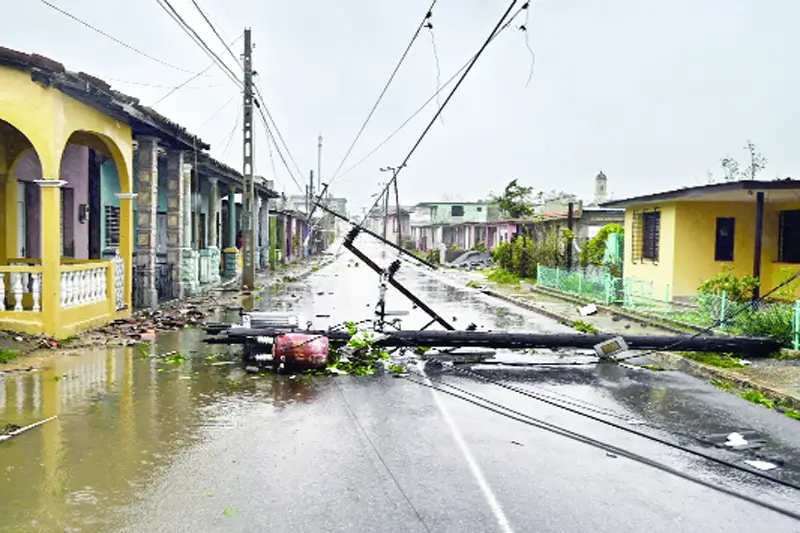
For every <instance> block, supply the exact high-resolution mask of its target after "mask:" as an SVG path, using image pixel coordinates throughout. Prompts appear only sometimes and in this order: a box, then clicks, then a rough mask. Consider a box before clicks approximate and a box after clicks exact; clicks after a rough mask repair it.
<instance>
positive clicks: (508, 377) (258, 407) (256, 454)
mask: <svg viewBox="0 0 800 533" xmlns="http://www.w3.org/2000/svg"><path fill="white" fill-rule="evenodd" d="M367 242H368V241H367ZM366 248H367V249H368V250H369V251H370V254H371V255H372V256H373V257H375V258H376V259H378V260H379V262H380V263H381V264H386V263H388V262H389V261H391V260H392V259H393V257H392V256H391V255H387V256H386V257H385V258H381V257H380V253H379V252H378V250H379V249H378V248H376V247H374V246H367V247H366ZM352 265H353V259H352V257H350V256H349V255H347V254H346V255H343V256H342V257H340V258H339V259H338V260H337V261H336V262H335V263H334V264H332V265H330V266H328V267H326V268H324V269H322V270H321V271H320V272H318V273H316V274H315V275H314V276H312V277H311V278H309V279H308V280H307V281H305V282H299V283H289V284H287V285H285V286H283V287H281V288H279V289H278V290H277V291H276V292H275V293H274V294H273V295H272V296H271V297H270V298H265V299H264V300H263V301H261V302H258V303H257V305H260V306H269V307H272V308H283V309H290V308H291V309H295V310H300V311H302V312H304V313H305V314H306V316H308V317H309V319H312V320H314V321H315V323H316V325H319V326H327V325H329V324H330V323H336V322H340V321H343V320H353V319H362V318H368V317H369V316H370V313H371V310H372V307H371V306H372V305H373V304H374V301H375V299H376V298H377V276H376V275H374V274H373V273H372V272H371V271H369V270H367V269H366V267H365V266H364V265H360V266H358V267H356V266H352ZM399 279H400V280H401V281H403V282H404V283H406V284H407V285H408V287H409V288H411V289H412V290H414V291H417V293H418V294H419V295H420V296H423V297H424V299H425V300H426V301H427V302H429V303H430V304H431V305H433V306H434V308H435V309H436V310H437V311H438V312H440V313H441V314H442V315H443V316H445V317H446V318H448V319H452V318H453V317H455V318H456V319H457V320H456V323H455V325H456V327H462V328H463V327H466V326H467V324H469V323H471V322H474V323H475V324H476V325H478V326H479V327H483V328H484V329H490V330H499V329H509V330H527V331H567V328H565V327H564V326H561V325H558V324H555V323H554V322H552V321H550V320H549V319H547V318H544V317H541V316H538V315H535V314H532V313H530V312H527V311H524V310H520V309H516V308H513V307H512V306H509V305H508V304H505V303H504V302H500V301H497V300H492V299H490V298H489V297H486V296H484V295H482V294H480V293H478V292H477V291H474V290H470V289H466V288H463V287H455V286H452V285H448V284H445V283H443V282H442V281H440V280H439V279H437V278H435V277H433V276H431V275H429V274H426V273H423V272H421V271H418V270H416V269H414V268H412V267H410V266H409V265H406V264H404V265H403V267H402V269H401V272H400V274H399ZM331 293H334V294H331ZM388 298H389V299H388V302H389V303H388V305H387V308H389V309H391V310H409V311H411V314H410V315H409V316H408V317H404V320H403V328H404V329H411V328H414V327H419V326H421V325H422V324H424V323H425V322H427V319H426V317H424V316H423V315H421V314H420V312H419V310H414V309H412V308H411V306H410V305H409V304H408V303H407V302H404V301H403V300H402V299H401V298H402V297H401V296H400V295H398V294H397V293H395V292H393V291H392V292H390V294H389V297H388ZM318 314H325V315H330V317H315V315H318ZM159 343H160V344H161V346H162V348H163V349H169V348H170V347H171V346H182V347H183V348H182V349H184V350H186V351H191V350H188V349H187V347H191V348H193V349H194V350H196V351H197V354H194V355H193V358H194V359H196V362H192V361H190V363H191V368H189V369H186V368H183V367H182V369H181V370H178V371H174V372H172V371H170V372H164V373H161V374H159V373H156V371H155V370H154V369H153V368H152V367H151V366H149V365H150V363H149V362H148V361H145V362H144V363H141V364H139V363H136V364H139V365H140V366H135V367H133V368H132V370H131V373H132V375H133V378H132V379H131V380H130V383H128V384H127V385H126V381H125V379H122V380H121V384H120V385H115V386H112V387H109V388H108V389H104V390H105V393H104V394H105V395H100V396H93V397H91V399H90V401H87V402H85V403H83V404H81V405H80V406H79V407H74V408H65V409H64V413H63V415H61V417H60V419H59V421H58V422H57V423H54V426H51V427H49V428H48V426H44V427H43V429H44V431H42V432H40V433H38V434H31V435H30V436H27V435H26V436H24V437H20V438H19V440H18V441H17V442H15V443H14V446H10V445H9V444H8V443H5V444H0V466H2V467H5V468H6V470H7V472H6V478H5V480H3V479H2V478H0V530H1V531H124V532H141V531H148V532H155V531H158V532H161V531H163V532H182V531H186V532H190V531H191V532H200V531H209V532H217V531H219V532H222V531H225V532H238V531H241V532H261V531H270V532H283V531H286V532H323V531H324V532H354V531H359V532H360V531H364V532H417V531H419V532H425V531H432V532H454V533H455V532H458V533H465V532H476V533H478V532H510V531H514V532H551V531H552V532H601V531H602V532H604V531H608V532H637V533H638V532H644V531H647V532H661V531H663V532H670V533H674V532H684V531H685V532H696V531H703V532H716V531H719V532H737V531H742V532H745V531H746V532H752V531H770V532H784V531H785V532H797V531H800V521H796V520H794V519H792V518H788V517H785V516H782V515H780V514H778V513H776V512H774V511H771V510H768V509H764V508H761V507H759V506H757V505H755V504H752V503H748V502H744V501H741V500H738V499H736V498H734V497H731V496H729V495H725V494H722V493H720V492H717V491H715V490H712V489H709V488H705V487H702V486H700V485H697V484H695V483H693V482H691V481H687V480H684V479H681V478H679V477H676V476H674V475H671V474H668V473H664V472H661V471H659V470H656V469H654V468H652V467H650V466H645V465H642V464H639V463H636V462H634V461H631V460H629V459H626V458H622V457H617V456H614V455H613V454H608V453H607V452H606V451H603V450H598V449H596V448H593V447H590V446H588V445H586V444H584V443H580V442H576V441H574V440H570V439H568V438H565V437H563V436H559V435H555V434H552V433H549V432H547V431H544V430H541V429H537V428H534V427H530V426H528V425H525V424H522V423H520V422H518V421H514V420H511V419H508V418H505V417H503V416H501V415H499V414H497V413H493V412H490V411H488V410H486V409H483V408H480V407H477V406H475V405H473V404H470V403H468V402H466V401H465V400H464V399H463V398H456V397H453V396H450V395H448V394H446V393H444V392H443V391H442V390H434V389H432V388H430V387H427V386H425V384H426V383H427V384H431V385H434V386H435V387H438V388H443V389H446V390H450V391H451V392H455V393H457V394H461V395H462V396H463V394H464V393H463V392H459V391H455V390H454V389H448V388H447V385H455V386H458V387H459V388H461V389H462V391H467V392H469V393H473V394H476V395H479V396H480V397H483V398H486V399H489V400H491V401H492V402H496V403H497V404H501V405H504V406H508V407H511V408H513V409H515V410H517V411H520V412H523V413H526V414H528V415H530V416H534V417H536V418H538V419H542V420H544V421H547V422H550V423H553V424H557V425H559V426H561V427H564V428H567V429H569V430H571V431H575V432H579V433H581V434H583V435H586V436H590V437H592V438H595V439H598V440H601V441H603V442H606V443H609V444H613V445H616V446H619V447H622V448H625V449H627V450H629V451H632V452H636V453H639V454H642V455H644V456H646V457H648V458H650V459H653V460H657V461H659V462H661V463H664V464H666V465H669V466H671V467H674V468H676V469H678V470H680V471H682V472H686V473H690V474H692V475H694V476H697V477H700V478H702V479H704V480H707V481H711V482H713V483H714V484H719V485H722V486H725V487H728V488H732V489H734V490H736V491H737V492H741V493H743V494H749V495H751V496H754V497H757V498H759V499H761V500H764V501H769V502H772V503H773V504H776V505H779V506H780V507H784V508H787V509H792V510H794V511H795V512H800V492H798V491H793V490H792V489H787V488H782V487H779V486H776V485H774V484H770V483H769V482H765V481H763V480H759V479H758V478H755V477H752V476H750V475H748V474H746V473H741V472H736V471H733V470H731V469H729V468H727V467H723V466H717V465H713V464H710V463H709V462H708V461H706V460H704V459H700V458H697V457H694V456H692V455H689V454H687V453H685V452H681V451H676V450H674V449H671V448H668V447H666V446H663V445H661V444H657V443H653V442H650V441H648V440H646V439H644V438H642V437H639V436H635V435H630V434H627V433H624V432H622V431H620V430H618V429H615V428H611V427H608V426H605V425H603V424H600V423H598V422H595V421H592V420H588V419H586V418H584V417H582V416H579V415H576V414H573V413H570V412H567V411H564V410H563V409H559V408H558V407H555V406H552V405H547V404H545V403H542V402H540V401H537V400H536V399H533V398H530V397H527V396H523V395H521V394H519V393H517V392H514V391H510V390H507V389H504V388H502V387H500V386H498V385H494V384H491V383H486V382H483V381H481V380H480V379H477V378H476V377H475V376H473V375H469V374H465V373H460V372H454V371H452V370H444V371H434V370H429V371H428V375H429V377H430V379H431V380H432V381H425V377H421V376H412V377H411V378H409V379H405V378H398V377H393V376H390V375H383V376H367V377H355V376H342V377H322V378H320V377H315V378H309V377H307V376H306V377H304V376H295V377H286V376H263V377H258V378H257V379H252V378H251V377H250V376H247V375H245V374H243V373H242V371H241V370H240V369H239V368H238V367H236V366H234V365H231V366H211V363H208V362H205V361H204V356H205V354H207V353H209V350H210V347H205V346H203V345H202V344H201V343H200V332H198V331H196V330H192V331H187V332H185V333H183V334H182V335H181V336H179V337H174V338H168V337H167V338H165V339H164V340H163V341H162V340H161V339H160V340H159ZM173 349H174V348H173ZM87 357H89V356H87ZM104 357H106V356H104ZM115 357H118V358H119V359H118V360H119V361H122V362H123V363H124V362H125V361H127V359H125V358H124V357H125V356H124V355H122V356H115ZM497 358H498V359H500V360H503V361H530V360H533V361H538V362H552V361H557V362H564V361H572V362H574V361H578V362H580V361H589V360H590V359H591V358H590V357H587V356H586V355H583V354H574V353H568V352H562V353H556V354H553V353H547V352H540V353H536V354H522V353H508V352H500V353H498V354H497ZM127 364H132V363H127ZM142 365H145V366H142ZM473 371H474V372H475V373H477V374H478V375H479V376H483V377H488V378H490V379H492V380H497V381H500V382H501V383H504V384H508V385H513V386H515V387H518V388H520V389H523V390H525V391H530V392H532V393H536V394H538V395H540V397H545V398H546V399H548V400H550V401H553V402H556V403H559V404H560V405H566V406H569V407H572V408H575V409H578V410H580V411H581V412H589V413H591V414H593V415H596V416H599V417H601V418H603V419H606V420H611V421H615V422H617V423H619V424H623V425H625V424H629V421H630V420H636V421H642V422H646V423H647V424H646V425H639V424H637V425H635V428H636V429H637V430H640V431H644V432H647V433H650V434H655V435H659V436H663V437H666V438H669V439H670V440H672V441H675V442H681V443H684V444H689V445H690V446H692V447H694V448H697V449H701V450H704V451H706V452H707V453H712V454H714V455H716V456H719V457H725V458H727V459H729V460H732V461H735V462H738V463H741V461H742V460H743V459H744V458H745V457H744V456H743V455H742V454H741V453H739V452H730V451H728V452H726V451H724V450H719V449H713V448H711V447H708V446H704V445H703V444H701V443H699V442H698V441H697V440H696V439H697V438H698V437H701V436H703V435H706V434H709V433H717V432H730V431H734V430H742V429H752V430H755V431H757V432H759V434H760V435H761V436H762V438H764V439H765V440H766V441H767V443H766V445H765V447H764V448H762V449H760V450H759V453H760V454H762V455H765V456H770V457H775V458H780V459H782V460H784V461H786V463H788V464H787V466H784V467H782V468H780V469H778V470H777V471H773V472H771V473H772V474H774V475H775V476H776V477H781V478H782V479H786V480H791V481H793V482H795V483H800V468H798V469H795V468H794V467H793V466H792V465H800V426H799V425H798V423H797V422H796V421H792V420H790V419H788V418H786V417H784V416H782V415H779V414H777V413H774V412H771V411H768V410H766V409H763V408H761V407H759V406H756V405H753V404H750V403H748V402H746V401H744V400H742V399H740V398H738V397H735V396H733V395H730V394H727V393H725V392H722V391H719V390H717V389H715V388H714V387H712V386H710V385H707V384H705V383H702V382H700V381H698V380H695V379H693V378H690V377H688V376H684V375H682V374H678V373H671V372H650V371H645V370H630V369H625V368H621V367H618V366H609V365H604V366H597V365H594V364H586V365H583V366H536V367H532V368H519V367H497V366H489V365H482V366H479V367H475V368H474V369H473ZM137 383H140V384H142V385H140V386H138V388H137ZM145 383H147V384H148V385H147V387H145V386H144V384H145ZM59 386H60V387H61V386H64V385H63V384H62V383H61V382H59ZM7 390H10V389H8V388H7ZM89 392H91V391H89ZM87 394H88V393H87ZM11 396H12V393H10V392H9V393H8V397H9V398H10V397H11ZM473 399H474V398H473ZM25 402H26V400H25V401H22V403H23V404H24V403H25ZM126 402H130V409H128V410H120V411H119V412H120V413H123V415H119V416H115V415H108V417H107V418H103V417H98V415H97V414H96V411H97V410H98V409H99V408H102V407H103V406H105V405H106V403H108V405H109V406H112V407H113V406H116V405H117V404H121V405H124V404H126ZM45 403H46V401H45ZM6 406H7V408H8V402H7V403H6ZM98 406H100V407H98ZM114 412H115V413H116V411H114ZM93 413H94V414H93ZM125 413H133V414H127V415H125ZM55 424H59V425H58V426H55ZM56 428H57V429H56ZM48 432H50V433H48ZM56 432H57V433H56ZM126 435H127V436H134V437H135V438H133V439H131V438H130V437H128V438H126ZM23 438H24V439H28V440H27V441H23V440H22V439H23ZM48 439H50V440H48ZM53 439H60V440H58V443H59V447H58V450H57V451H52V450H51V449H50V448H49V447H48V444H52V441H53ZM71 442H80V443H81V444H82V446H80V447H78V446H74V449H73V448H70V444H71ZM39 446H41V450H42V451H41V452H40V453H33V452H31V451H30V450H29V449H28V448H29V447H30V448H31V449H34V450H36V449H39V448H38V447H39ZM63 450H68V451H63ZM53 457H56V459H55V462H54V463H52V464H51V463H50V462H49V461H51V460H53ZM26 461H27V462H29V463H30V464H24V463H25V462H26ZM38 464H40V465H41V466H38ZM6 465H8V466H6ZM9 467H11V468H10V469H9ZM39 469H43V470H44V473H43V477H41V478H40V477H37V475H39V474H42V473H40V472H38V470H39ZM50 470H52V472H50ZM23 472H27V474H24V473H23ZM0 473H2V470H1V469H0ZM40 479H41V480H40ZM84 480H86V481H84ZM89 480H91V481H89ZM3 481H5V486H2V485H3ZM27 484H29V485H30V486H28V485H27ZM83 484H88V485H89V486H88V487H83V486H82V485H83ZM56 485H57V486H58V488H56ZM59 492H60V493H63V494H59ZM61 499H65V500H66V503H65V504H63V505H60V506H59V505H57V503H58V501H60V500H61ZM50 500H53V501H50ZM3 517H6V518H5V519H4V518H3ZM53 526H57V528H56V529H48V528H50V527H53Z"/></svg>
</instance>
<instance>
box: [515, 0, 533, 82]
mask: <svg viewBox="0 0 800 533" xmlns="http://www.w3.org/2000/svg"><path fill="white" fill-rule="evenodd" d="M522 8H523V9H524V10H525V22H524V23H523V24H522V26H520V27H519V30H520V31H521V32H522V33H524V34H525V47H526V48H527V49H528V53H529V54H530V55H531V68H530V70H529V71H528V81H526V82H525V87H527V86H528V85H530V84H531V79H532V78H533V67H534V66H535V65H536V54H534V53H533V49H532V48H531V40H530V33H529V32H528V21H529V20H530V15H531V10H530V2H526V3H525V5H524V6H522Z"/></svg>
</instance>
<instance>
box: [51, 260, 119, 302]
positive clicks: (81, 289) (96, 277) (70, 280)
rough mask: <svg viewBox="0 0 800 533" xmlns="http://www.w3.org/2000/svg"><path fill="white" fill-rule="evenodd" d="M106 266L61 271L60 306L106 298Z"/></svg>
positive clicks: (100, 300) (98, 300)
mask: <svg viewBox="0 0 800 533" xmlns="http://www.w3.org/2000/svg"><path fill="white" fill-rule="evenodd" d="M106 270H107V268H106V266H100V267H96V268H88V269H84V270H77V271H71V272H62V273H61V308H62V309H69V308H72V307H80V306H82V305H88V304H93V303H97V302H102V301H105V300H106V299H107V295H106V289H107V287H108V281H107V280H106V275H107V272H106Z"/></svg>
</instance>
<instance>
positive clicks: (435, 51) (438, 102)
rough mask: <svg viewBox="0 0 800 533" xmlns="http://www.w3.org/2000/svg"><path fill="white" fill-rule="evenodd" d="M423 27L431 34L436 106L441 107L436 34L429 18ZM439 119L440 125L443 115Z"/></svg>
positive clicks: (440, 76) (440, 82)
mask: <svg viewBox="0 0 800 533" xmlns="http://www.w3.org/2000/svg"><path fill="white" fill-rule="evenodd" d="M425 27H426V28H428V33H430V35H431V48H432V50H433V59H434V60H435V61H436V93H435V94H436V106H437V107H442V102H441V100H439V94H440V93H441V89H442V69H441V68H439V52H438V50H437V49H436V35H434V33H433V23H432V22H431V21H430V20H428V22H427V23H426V24H425ZM439 120H441V121H442V125H444V116H442V115H439Z"/></svg>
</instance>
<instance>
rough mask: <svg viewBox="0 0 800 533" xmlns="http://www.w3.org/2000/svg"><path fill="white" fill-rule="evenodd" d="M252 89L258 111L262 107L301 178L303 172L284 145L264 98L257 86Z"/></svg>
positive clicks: (287, 146)
mask: <svg viewBox="0 0 800 533" xmlns="http://www.w3.org/2000/svg"><path fill="white" fill-rule="evenodd" d="M254 87H255V90H256V95H257V96H258V99H259V102H260V103H261V106H260V107H259V109H260V108H261V107H263V108H264V111H266V113H267V117H268V118H269V121H270V122H271V123H272V127H273V128H274V129H275V133H276V134H277V135H278V139H279V140H280V141H281V143H283V147H284V149H285V150H286V154H287V155H288V156H289V160H290V161H291V162H292V164H293V165H294V168H295V170H297V173H298V174H299V175H300V176H302V175H303V171H302V170H300V167H299V166H298V165H297V161H295V160H294V156H293V155H292V151H291V150H289V145H288V144H286V140H285V139H284V138H283V134H281V130H280V129H279V128H278V123H277V122H275V119H274V118H272V113H270V112H269V107H268V106H267V104H266V102H265V101H264V97H263V96H261V89H259V86H258V84H256V85H254ZM276 146H277V145H276Z"/></svg>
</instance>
